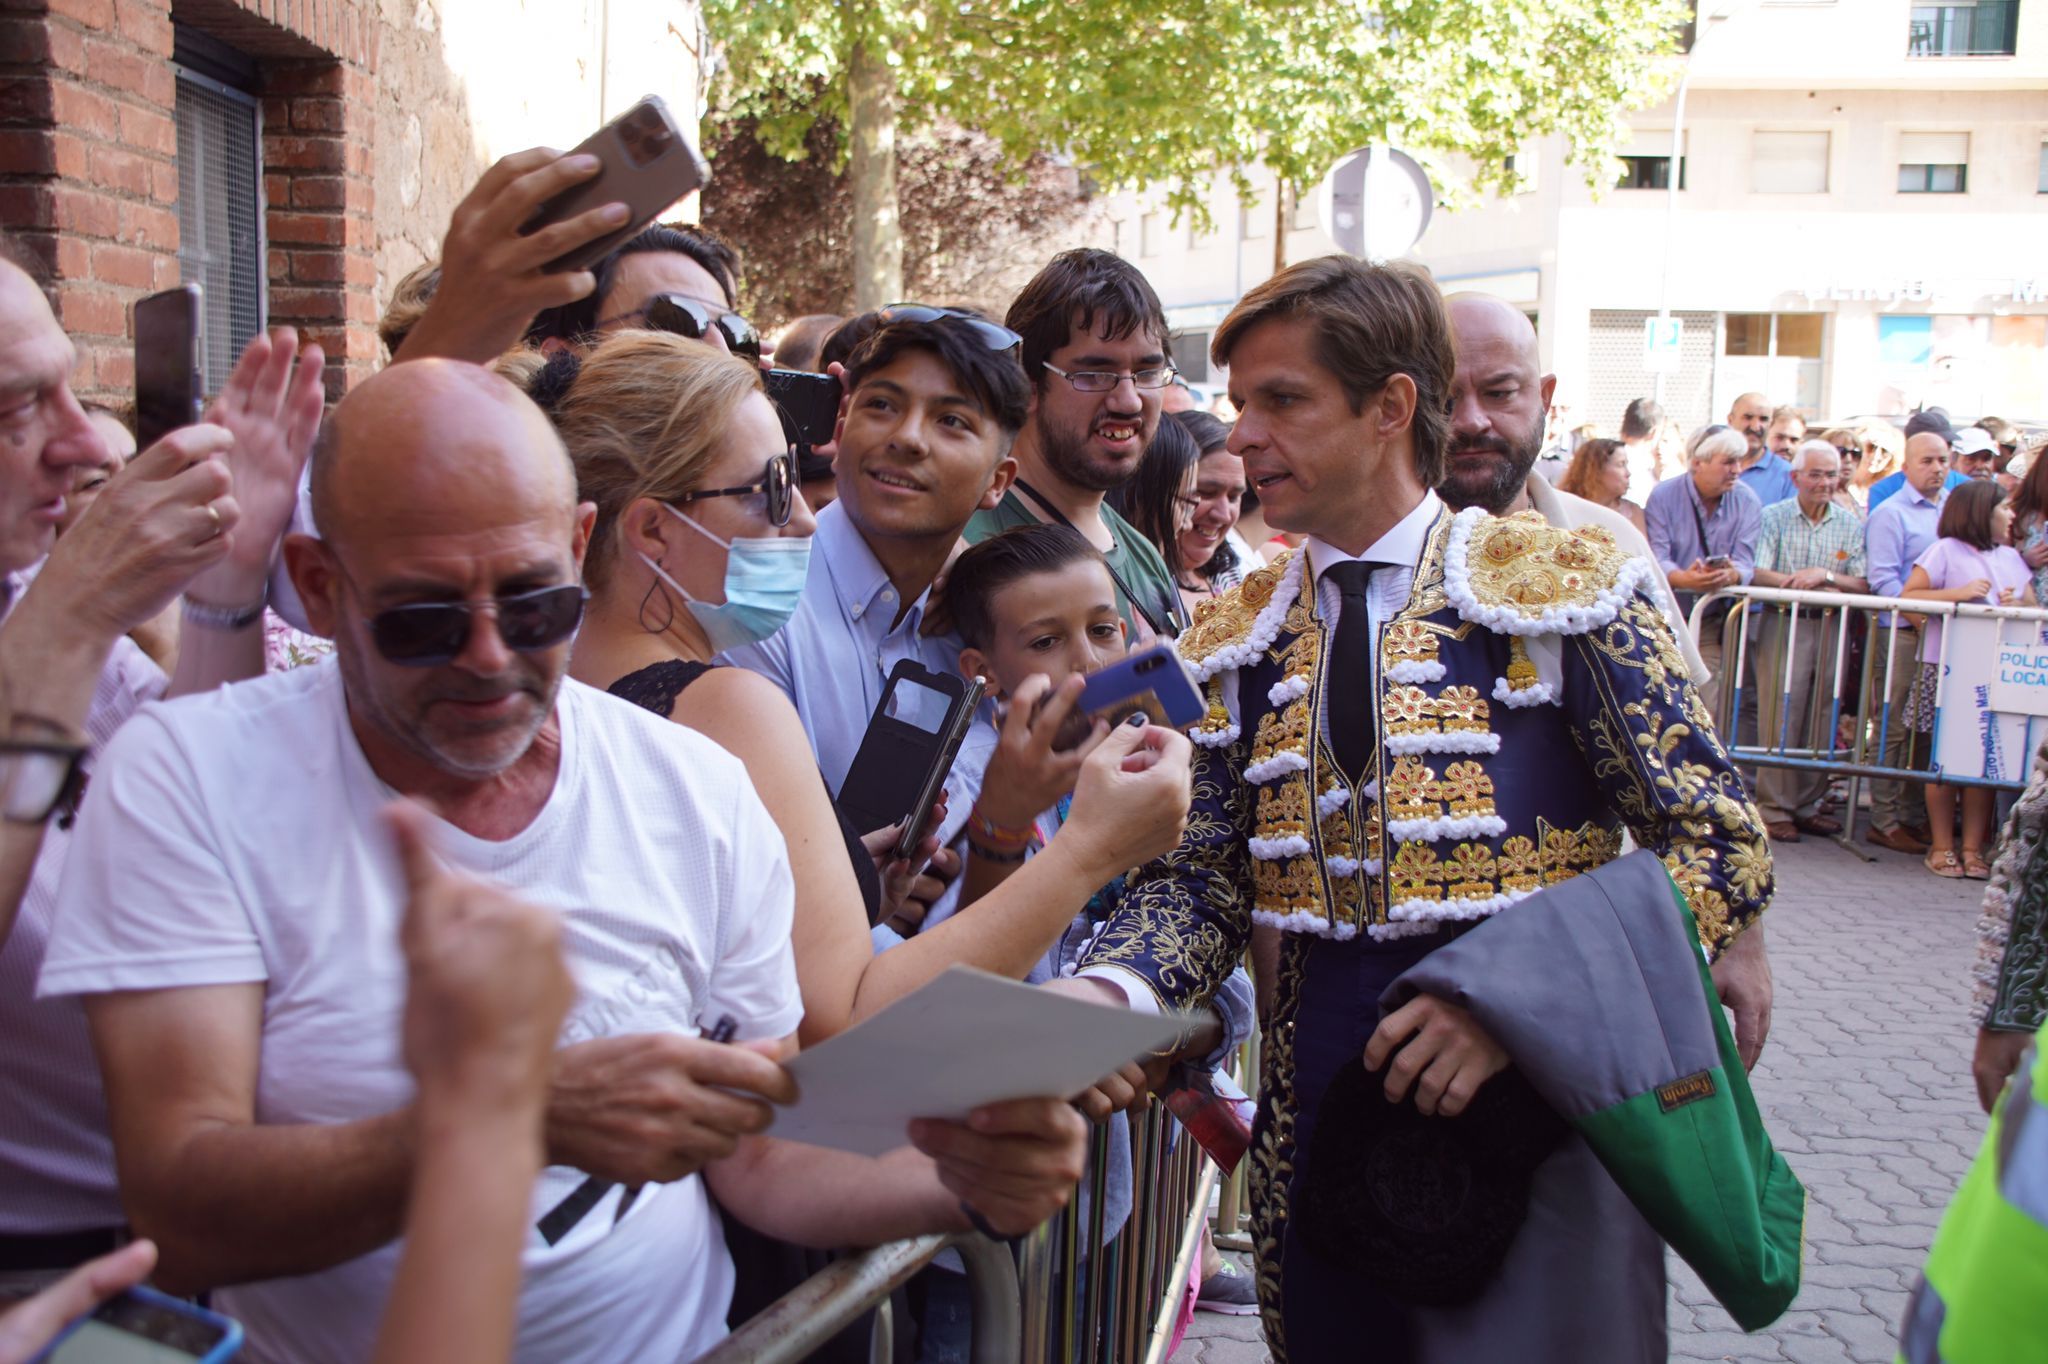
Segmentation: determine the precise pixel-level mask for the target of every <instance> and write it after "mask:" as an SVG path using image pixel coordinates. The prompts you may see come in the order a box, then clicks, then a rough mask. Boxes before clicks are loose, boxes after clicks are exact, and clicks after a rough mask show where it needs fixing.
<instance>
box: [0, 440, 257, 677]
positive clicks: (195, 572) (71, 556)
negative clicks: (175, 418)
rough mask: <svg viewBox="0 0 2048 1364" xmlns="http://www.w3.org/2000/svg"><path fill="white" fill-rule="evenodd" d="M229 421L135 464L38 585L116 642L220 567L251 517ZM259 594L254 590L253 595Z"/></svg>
mask: <svg viewBox="0 0 2048 1364" xmlns="http://www.w3.org/2000/svg"><path fill="white" fill-rule="evenodd" d="M234 439H235V438H234V436H233V435H232V434H231V433H230V432H229V431H227V430H226V428H224V427H219V426H212V425H206V424H201V425H198V426H187V427H181V428H180V429H178V430H176V431H173V432H171V434H169V435H168V436H165V437H164V438H163V439H162V440H160V441H158V442H157V443H156V444H154V445H152V446H150V447H149V448H148V449H147V450H144V451H143V452H142V453H141V454H139V455H137V456H136V457H135V458H134V459H132V460H130V461H129V462H128V467H127V468H125V469H123V470H122V471H121V472H120V473H118V474H116V475H115V476H114V477H113V479H112V480H110V481H109V482H108V484H107V486H106V487H105V489H103V490H102V491H101V493H100V495H99V497H98V498H97V499H95V500H94V502H93V504H92V505H91V506H90V507H88V508H86V510H85V512H84V514H83V515H81V516H80V517H79V518H78V520H77V521H75V522H73V523H72V526H71V529H70V530H68V531H66V532H65V533H64V536H63V537H62V538H61V539H59V540H58V541H57V544H56V547H55V548H54V549H52V550H51V551H50V558H49V562H48V563H47V564H45V565H44V567H43V571H42V572H41V573H40V574H39V575H38V576H37V578H36V581H35V583H34V585H33V586H32V587H31V588H30V590H29V595H30V599H31V600H35V599H37V598H38V597H41V598H42V599H45V600H53V601H55V602H56V603H57V604H58V610H59V612H60V614H62V615H64V616H65V617H67V618H68V619H71V620H74V621H77V622H81V623H87V624H89V626H90V628H91V629H92V630H93V631H94V632H95V633H97V634H99V635H101V636H102V637H104V639H106V640H107V641H109V642H111V641H112V640H113V639H114V638H116V637H117V636H120V635H124V634H126V633H128V631H130V630H132V629H134V628H135V627H136V626H138V625H141V624H143V623H144V622H145V621H149V620H153V619H155V618H156V616H157V615H158V614H159V613H161V612H162V611H163V609H164V608H165V607H166V606H169V605H170V604H171V603H172V602H173V601H175V600H177V598H178V596H179V595H180V594H181V593H183V592H184V591H185V589H186V588H187V587H188V586H190V585H191V583H192V582H193V580H194V579H195V578H197V577H198V576H199V575H200V574H201V573H202V572H204V571H206V570H207V569H210V568H212V567H214V566H215V565H217V564H219V563H220V562H221V561H222V560H223V559H224V558H225V557H226V556H227V553H228V546H229V543H230V539H231V537H232V536H233V535H234V533H235V531H236V529H237V527H238V526H239V525H240V524H241V521H242V508H241V503H240V500H239V499H238V498H236V497H235V496H234V495H233V491H232V489H233V487H234V475H233V473H232V471H231V469H230V465H229V459H228V455H229V449H230V447H231V446H233V444H234ZM252 595H253V594H252Z"/></svg>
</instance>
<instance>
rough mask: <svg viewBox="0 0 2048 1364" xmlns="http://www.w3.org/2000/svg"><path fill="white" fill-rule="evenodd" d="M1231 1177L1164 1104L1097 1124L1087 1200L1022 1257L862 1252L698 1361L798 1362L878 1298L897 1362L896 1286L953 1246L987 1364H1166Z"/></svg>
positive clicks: (902, 1248)
mask: <svg viewBox="0 0 2048 1364" xmlns="http://www.w3.org/2000/svg"><path fill="white" fill-rule="evenodd" d="M1245 1073H1249V1072H1245ZM1126 1132H1127V1133H1128V1137H1129V1140H1130V1143H1131V1176H1132V1206H1131V1212H1130V1216H1129V1217H1128V1218H1127V1219H1126V1220H1125V1222H1124V1225H1123V1227H1122V1228H1121V1229H1120V1230H1119V1231H1118V1232H1117V1234H1116V1235H1115V1236H1114V1237H1111V1238H1110V1239H1109V1240H1108V1241H1107V1243H1106V1244H1105V1242H1104V1232H1105V1230H1106V1228H1105V1227H1104V1216H1105V1212H1106V1209H1107V1204H1108V1201H1109V1192H1110V1190H1109V1171H1110V1146H1109V1144H1110V1142H1111V1141H1113V1140H1118V1139H1120V1138H1121V1136H1122V1135H1123V1134H1124V1133H1126ZM1243 1168H1244V1166H1243V1163H1242V1162H1240V1163H1239V1166H1238V1173H1237V1175H1236V1176H1234V1177H1233V1179H1232V1181H1231V1184H1232V1187H1233V1188H1235V1189H1236V1190H1237V1193H1236V1194H1235V1195H1234V1197H1235V1200H1236V1201H1235V1203H1234V1204H1233V1205H1232V1212H1231V1219H1232V1220H1231V1222H1230V1223H1229V1226H1228V1230H1229V1231H1231V1232H1235V1231H1236V1229H1237V1225H1238V1219H1239V1218H1240V1217H1241V1215H1242V1214H1241V1209H1242V1205H1243V1204H1242V1200H1243V1195H1242V1177H1243ZM1220 1178H1221V1171H1219V1170H1218V1169H1217V1167H1216V1164H1215V1162H1214V1161H1212V1160H1210V1159H1209V1157H1208V1156H1207V1155H1206V1154H1204V1152H1203V1151H1202V1148H1201V1147H1200V1146H1199V1145H1197V1144H1196V1142H1195V1140H1194V1139H1193V1138H1192V1137H1190V1136H1189V1135H1188V1134H1187V1132H1186V1131H1184V1130H1183V1129H1182V1128H1181V1125H1180V1123H1179V1122H1178V1121H1177V1120H1176V1119H1174V1117H1173V1116H1172V1115H1171V1114H1169V1113H1168V1112H1167V1110H1166V1108H1165V1106H1164V1105H1163V1104H1161V1103H1160V1102H1159V1101H1158V1100H1157V1099H1154V1100H1151V1101H1149V1102H1148V1103H1147V1104H1146V1106H1145V1108H1144V1109H1143V1110H1142V1111H1139V1112H1134V1113H1132V1114H1131V1115H1130V1122H1129V1125H1128V1127H1127V1128H1119V1127H1114V1126H1111V1125H1109V1124H1098V1125H1097V1126H1096V1127H1095V1129H1094V1132H1093V1133H1092V1135H1091V1138H1090V1144H1089V1153H1088V1173H1087V1175H1086V1176H1084V1178H1083V1179H1082V1183H1081V1187H1080V1189H1078V1190H1077V1191H1076V1196H1075V1197H1074V1198H1073V1199H1072V1200H1071V1201H1070V1202H1069V1203H1068V1205H1067V1207H1066V1210H1065V1211H1064V1212H1062V1213H1061V1215H1060V1216H1058V1217H1056V1218H1054V1219H1052V1220H1051V1221H1050V1222H1048V1223H1046V1224H1045V1225H1044V1226H1043V1227H1040V1228H1039V1229H1038V1230H1037V1231H1036V1232H1034V1233H1032V1235H1031V1236H1029V1237H1027V1238H1026V1239H1025V1240H1024V1241H1023V1242H1022V1243H1021V1244H1020V1245H1019V1247H1018V1249H1017V1251H1016V1254H1015V1259H1014V1260H1013V1259H1012V1256H1011V1252H1010V1251H1008V1250H1007V1249H1006V1248H1005V1247H1003V1246H1001V1245H998V1244H997V1243H995V1242H992V1241H990V1240H988V1239H987V1238H985V1237H981V1236H959V1237H945V1236H924V1237H919V1238H916V1239H914V1240H909V1241H897V1242H894V1243H892V1244H890V1245H886V1246H880V1247H877V1248H876V1249H874V1250H869V1251H865V1252H862V1253H861V1254H858V1255H853V1256H849V1257H847V1258H845V1259H842V1260H838V1261H835V1262H834V1263H833V1264H832V1265H830V1266H828V1267H827V1268H826V1269H825V1270H823V1271H822V1272H820V1273H818V1274H816V1275H814V1276H812V1277H811V1278H810V1279H807V1280H805V1281H804V1282H803V1283H802V1284H800V1285H798V1286H797V1287H796V1288H795V1289H793V1290H791V1291H790V1292H789V1293H788V1294H786V1295H784V1296H783V1297H782V1298H781V1299H779V1300H778V1301H777V1302H775V1303H774V1304H773V1305H772V1306H770V1307H769V1308H768V1309H767V1310H766V1311H764V1312H762V1313H761V1314H760V1315H759V1316H757V1317H755V1318H754V1319H753V1320H751V1321H749V1322H747V1323H746V1324H745V1325H744V1326H742V1327H740V1328H739V1329H738V1330H736V1331H734V1332H733V1333H732V1335H730V1336H728V1337H727V1338H726V1339H725V1340H724V1341H722V1342H720V1344H719V1345H718V1347H717V1348H716V1349H714V1350H712V1351H711V1352H710V1353H709V1354H706V1355H702V1356H700V1357H699V1359H698V1360H697V1361H696V1364H795V1361H798V1360H801V1359H805V1358H807V1357H808V1356H809V1355H810V1354H811V1353H812V1352H813V1351H815V1350H817V1349H818V1348H820V1347H821V1346H823V1345H824V1344H825V1343H826V1342H827V1341H829V1340H830V1339H831V1338H832V1337H833V1336H835V1335H837V1334H838V1333H839V1332H840V1331H842V1330H844V1329H845V1328H846V1327H847V1326H849V1325H850V1324H852V1323H853V1322H855V1321H857V1320H858V1319H859V1318H860V1316H861V1314H862V1313H864V1312H867V1311H868V1310H869V1309H870V1308H877V1309H879V1310H878V1312H877V1315H876V1319H875V1328H874V1333H873V1336H872V1338H871V1342H870V1348H869V1356H868V1357H869V1359H870V1360H871V1361H875V1362H876V1364H886V1361H887V1360H888V1359H889V1358H890V1355H891V1352H892V1347H893V1343H894V1338H895V1337H894V1323H893V1321H892V1319H891V1316H890V1306H889V1295H890V1294H891V1293H893V1292H894V1291H895V1290H896V1289H898V1288H900V1287H902V1286H903V1285H904V1284H905V1283H907V1282H909V1280H910V1279H911V1277H912V1276H913V1275H915V1274H916V1273H917V1272H918V1271H919V1270H921V1269H923V1268H924V1267H925V1266H926V1265H928V1264H930V1263H931V1262H932V1260H933V1258H934V1257H936V1256H937V1255H938V1254H939V1253H940V1252H941V1251H943V1250H946V1249H948V1248H949V1247H950V1248H951V1249H953V1250H956V1251H958V1252H959V1254H960V1258H961V1261H962V1264H963V1266H964V1267H965V1269H966V1271H967V1280H968V1292H969V1296H970V1299H971V1304H972V1310H973V1350H972V1356H971V1357H972V1360H973V1364H1084V1362H1085V1364H1163V1361H1164V1360H1165V1359H1166V1357H1167V1352H1168V1350H1169V1348H1170V1347H1171V1345H1172V1343H1173V1331H1174V1327H1175V1325H1176V1323H1177V1322H1178V1320H1179V1316H1180V1310H1181V1303H1182V1300H1183V1298H1184V1297H1185V1295H1186V1293H1187V1288H1188V1281H1189V1278H1190V1276H1191V1272H1192V1270H1193V1267H1194V1263H1195V1257H1196V1256H1197V1255H1198V1254H1199V1253H1200V1246H1201V1233H1202V1227H1203V1224H1204V1223H1205V1222H1207V1221H1208V1218H1209V1207H1210V1203H1211V1201H1212V1199H1213V1197H1214V1195H1215V1194H1216V1191H1217V1186H1218V1183H1219V1181H1220ZM1090 1247H1094V1248H1096V1249H1095V1251H1094V1253H1092V1254H1091V1253H1090V1251H1089V1248H1090Z"/></svg>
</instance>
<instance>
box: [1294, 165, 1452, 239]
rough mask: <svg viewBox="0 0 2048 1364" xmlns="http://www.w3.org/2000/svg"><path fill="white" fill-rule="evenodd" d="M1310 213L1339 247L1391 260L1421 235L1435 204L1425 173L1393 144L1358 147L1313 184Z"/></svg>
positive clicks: (1434, 193)
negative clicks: (1314, 213)
mask: <svg viewBox="0 0 2048 1364" xmlns="http://www.w3.org/2000/svg"><path fill="white" fill-rule="evenodd" d="M1315 202H1316V213H1317V216H1318V217H1319V218H1320V219H1321V220H1322V224H1323V231H1325V232H1327V233H1329V234H1330V236H1331V238H1332V239H1333V240H1335V241H1336V243H1337V247H1338V249H1339V250H1341V251H1343V252H1345V253H1346V254H1348V255H1353V256H1359V257H1362V258H1364V259H1366V260H1372V261H1384V260H1393V259H1394V258H1395V257H1397V256H1403V255H1406V254H1407V253H1408V252H1409V251H1410V250H1412V249H1413V248H1414V246H1415V243H1417V242H1419V241H1421V240H1422V234H1423V231H1424V230H1425V229H1426V228H1427V227H1428V226H1429V218H1430V214H1431V212H1432V211H1433V210H1434V209H1435V207H1436V190H1435V189H1434V188H1433V187H1432V186H1431V185H1430V183H1429V172H1428V171H1426V170H1424V169H1423V168H1422V166H1421V164H1420V163H1419V162H1417V161H1416V160H1415V158H1414V157H1412V156H1410V155H1408V153H1406V152H1404V151H1401V150H1400V149H1399V148H1396V147H1361V148H1359V149H1358V150H1357V151H1355V152H1351V153H1349V154H1347V155H1345V156H1343V157H1341V158H1340V159H1339V160H1338V162H1337V164H1336V165H1335V166H1332V167H1331V168H1330V173H1329V174H1328V175H1325V176H1324V177H1323V180H1322V183H1321V184H1319V185H1317V186H1316V197H1315Z"/></svg>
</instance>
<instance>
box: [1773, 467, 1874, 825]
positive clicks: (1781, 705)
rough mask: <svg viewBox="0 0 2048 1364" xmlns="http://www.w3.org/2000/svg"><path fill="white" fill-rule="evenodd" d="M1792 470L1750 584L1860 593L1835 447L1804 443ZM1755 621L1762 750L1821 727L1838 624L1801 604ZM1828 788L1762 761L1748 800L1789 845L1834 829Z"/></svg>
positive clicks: (1858, 537)
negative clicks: (1827, 808) (1838, 490)
mask: <svg viewBox="0 0 2048 1364" xmlns="http://www.w3.org/2000/svg"><path fill="white" fill-rule="evenodd" d="M1791 473H1792V482H1793V484H1794V486H1796V487H1797V488H1798V490H1799V491H1798V495H1797V496H1795V497H1791V498H1788V499H1786V500H1785V501H1783V502H1774V503H1772V504H1771V505H1770V506H1768V507H1765V508H1764V515H1763V526H1762V529H1761V530H1759V531H1758V533H1757V544H1756V579H1755V582H1756V585H1757V586H1758V587H1784V588H1793V589H1796V590H1799V591H1805V592H1862V591H1864V590H1865V589H1866V586H1867V584H1866V583H1865V581H1864V576H1863V523H1862V521H1861V520H1859V519H1858V518H1857V515H1856V513H1855V512H1853V511H1851V510H1849V509H1848V508H1847V507H1844V506H1842V505H1841V504H1840V503H1838V502H1836V501H1834V495H1835V484H1836V482H1837V480H1838V479H1839V478H1840V476H1841V457H1840V456H1839V455H1838V454H1836V452H1835V447H1834V446H1832V445H1830V444H1828V443H1827V442H1826V441H1824V440H1810V441H1807V442H1805V443H1804V444H1802V445H1801V446H1800V447H1799V448H1798V449H1797V450H1795V451H1794V452H1793V454H1792V469H1791ZM1758 624H1759V629H1758V640H1757V665H1758V667H1757V720H1758V725H1757V736H1758V738H1759V740H1760V741H1761V743H1762V745H1763V747H1765V748H1779V747H1783V748H1787V749H1792V750H1797V749H1801V748H1805V747H1807V743H1808V739H1807V736H1808V735H1809V734H1816V733H1820V732H1823V731H1824V729H1825V722H1817V721H1816V720H1815V717H1814V715H1813V710H1814V707H1815V703H1816V701H1818V700H1821V699H1822V698H1825V697H1826V696H1828V695H1829V694H1830V693H1831V691H1832V687H1833V678H1834V671H1835V636H1836V633H1837V631H1838V630H1839V629H1840V625H1839V622H1837V621H1836V619H1835V617H1834V612H1832V611H1829V610H1813V609H1809V610H1803V611H1801V612H1800V613H1799V615H1798V617H1797V628H1794V617H1793V614H1792V612H1791V610H1790V609H1789V608H1787V607H1783V606H1766V607H1764V608H1763V619H1762V620H1761V621H1760V622H1759V623H1758ZM1816 679H1818V680H1819V685H1818V686H1817V687H1816V685H1815V682H1816ZM1827 786H1828V783H1827V776H1826V774H1825V773H1823V772H1821V771H1819V770H1818V769H1801V768H1783V767H1766V768H1764V769H1763V770H1762V771H1761V772H1759V773H1758V775H1757V783H1756V795H1757V805H1758V807H1759V808H1760V809H1761V810H1762V812H1763V817H1764V826H1765V828H1766V829H1767V830H1768V831H1769V833H1770V836H1771V838H1772V840H1773V841H1776V842H1781V843H1797V842H1798V841H1799V833H1800V830H1802V829H1803V830H1805V831H1806V832H1807V833H1812V834H1837V833H1840V832H1841V831H1842V824H1841V821H1840V820H1838V819H1836V818H1835V817H1834V816H1832V815H1828V814H1823V813H1822V812H1821V799H1822V798H1823V797H1824V796H1825V795H1826V794H1827Z"/></svg>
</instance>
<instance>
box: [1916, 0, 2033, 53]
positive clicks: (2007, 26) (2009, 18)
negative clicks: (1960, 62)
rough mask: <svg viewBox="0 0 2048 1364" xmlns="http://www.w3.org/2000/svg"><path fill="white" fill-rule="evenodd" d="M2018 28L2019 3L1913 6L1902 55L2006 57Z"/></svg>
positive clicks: (1996, 0) (1994, 0) (1987, 0)
mask: <svg viewBox="0 0 2048 1364" xmlns="http://www.w3.org/2000/svg"><path fill="white" fill-rule="evenodd" d="M2019 25H2020V3H2019V0H1976V2H1975V3H1974V4H1955V5H1915V6H1913V13H1912V18H1911V20H1910V21H1909V23H1908V25H1907V30H1906V55H1907V56H1909V57H2010V56H2012V55H2013V50H2014V40H2015V39H2016V38H2017V37H2018V35H2019Z"/></svg>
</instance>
